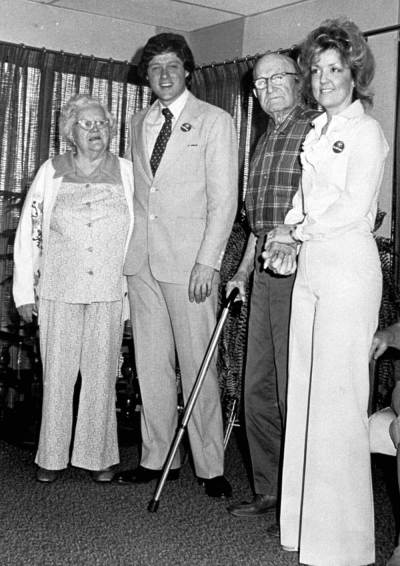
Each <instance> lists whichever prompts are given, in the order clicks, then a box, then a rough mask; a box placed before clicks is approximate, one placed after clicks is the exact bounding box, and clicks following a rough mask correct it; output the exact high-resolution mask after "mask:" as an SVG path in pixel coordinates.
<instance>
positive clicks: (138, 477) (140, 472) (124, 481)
mask: <svg viewBox="0 0 400 566" xmlns="http://www.w3.org/2000/svg"><path fill="white" fill-rule="evenodd" d="M179 473H180V469H179V468H175V469H173V470H170V471H169V472H168V476H167V480H168V481H174V480H177V479H179ZM161 475H162V470H151V469H150V468H145V467H144V466H138V467H137V468H135V469H134V470H125V471H124V472H119V473H117V474H115V476H114V482H116V483H119V484H120V485H128V484H132V483H149V482H151V481H153V480H158V479H160V478H161Z"/></svg>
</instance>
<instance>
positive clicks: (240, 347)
mask: <svg viewBox="0 0 400 566" xmlns="http://www.w3.org/2000/svg"><path fill="white" fill-rule="evenodd" d="M254 61H255V59H254V58H246V59H243V60H237V61H230V62H225V63H222V64H216V65H209V66H204V67H198V68H196V70H195V71H194V73H193V76H192V85H191V90H192V92H193V94H194V95H195V96H197V97H199V98H200V99H203V100H205V101H207V102H209V103H211V104H215V105H217V106H219V107H221V108H223V109H225V110H226V111H227V112H229V113H230V114H231V115H232V116H233V118H234V121H235V125H236V129H237V135H238V143H239V169H240V179H239V187H238V215H237V221H236V222H235V225H234V228H233V231H232V235H231V237H230V240H229V242H228V246H227V251H226V254H225V258H224V261H223V264H222V269H221V281H222V284H223V285H222V286H221V299H222V295H223V294H224V284H225V283H226V281H227V280H228V279H229V278H230V277H232V275H233V274H234V272H235V271H236V269H237V266H238V264H239V262H240V260H241V257H242V254H243V251H244V248H245V245H246V241H247V227H246V223H245V217H244V209H243V201H244V197H245V193H246V185H247V178H248V168H249V155H250V153H251V150H252V147H253V145H254V142H255V141H256V140H257V138H258V136H259V134H260V133H261V132H262V131H263V130H264V128H265V125H266V119H265V114H264V113H263V112H262V111H260V109H259V107H258V104H257V103H254V98H253V95H252V83H251V72H252V68H253V64H254ZM0 74H1V76H0V105H1V107H0V116H1V118H0V120H1V122H0V160H1V167H0V245H1V251H0V254H1V255H0V331H3V330H6V331H9V332H16V330H17V328H18V324H19V319H18V317H17V315H16V312H15V309H14V307H13V301H12V296H11V284H12V245H13V238H14V233H15V229H16V226H17V223H18V218H19V213H20V209H21V205H22V202H23V200H24V197H25V194H26V191H27V189H28V188H29V186H30V183H31V182H32V180H33V177H34V175H35V173H36V171H37V169H38V167H39V166H40V165H41V164H42V163H43V162H44V161H45V160H46V159H48V158H49V157H52V156H54V155H56V154H58V153H62V152H64V151H65V150H66V149H67V145H66V143H67V142H66V141H65V140H63V139H61V138H60V136H59V131H58V117H59V113H60V109H61V107H62V106H63V105H64V103H65V102H66V101H67V100H68V99H69V98H70V96H71V95H73V94H75V93H78V92H80V93H89V94H92V95H93V96H95V97H97V98H99V99H100V100H101V101H102V102H103V103H104V104H106V105H107V106H108V107H109V108H110V109H111V111H112V112H113V114H114V115H115V116H116V118H117V126H118V127H117V135H116V136H115V137H114V138H113V139H112V141H111V151H113V152H114V153H116V154H118V155H123V154H124V151H125V145H126V141H127V126H128V117H129V116H130V115H131V114H133V113H135V112H137V111H139V110H141V109H142V108H145V107H146V106H148V105H149V104H150V102H151V91H150V89H149V88H148V87H146V86H140V85H139V81H138V78H137V75H136V67H133V66H132V65H129V64H128V63H123V62H117V61H112V60H109V61H108V60H102V59H96V58H94V57H85V56H83V55H73V54H67V53H63V52H52V51H47V50H46V49H35V48H27V47H24V46H17V45H12V44H8V43H1V42H0ZM246 330H247V306H246V305H242V307H241V309H240V312H239V313H235V314H233V315H230V316H229V318H228V321H227V323H226V325H225V328H224V331H223V335H222V337H221V341H220V350H219V354H220V355H219V362H218V364H219V370H220V386H221V391H222V398H223V405H224V407H225V408H226V411H229V410H230V407H231V406H232V403H233V402H235V401H238V400H239V398H240V391H241V375H242V370H243V360H244V351H245V342H246ZM0 339H1V336H0Z"/></svg>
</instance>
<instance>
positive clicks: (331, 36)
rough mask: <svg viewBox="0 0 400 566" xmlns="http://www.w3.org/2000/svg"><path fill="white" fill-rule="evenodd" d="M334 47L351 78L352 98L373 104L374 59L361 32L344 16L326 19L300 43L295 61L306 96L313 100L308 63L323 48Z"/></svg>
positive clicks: (324, 49) (309, 64)
mask: <svg viewBox="0 0 400 566" xmlns="http://www.w3.org/2000/svg"><path fill="white" fill-rule="evenodd" d="M328 49H334V50H336V51H337V52H338V53H339V55H340V58H341V60H342V63H343V64H344V65H346V66H347V67H349V69H350V71H351V75H352V78H353V81H354V91H353V100H356V99H359V100H360V102H361V103H362V104H363V105H364V106H368V105H372V99H373V93H372V91H371V90H370V88H369V85H370V84H371V81H372V79H373V77H374V73H375V60H374V56H373V55H372V52H371V49H370V48H369V45H368V43H367V42H366V40H365V38H364V36H363V34H362V33H361V31H360V30H359V28H358V27H357V26H356V24H355V23H353V22H352V21H350V20H348V19H347V18H338V19H334V20H326V21H324V22H322V24H321V25H320V26H319V27H318V28H316V29H315V30H313V31H312V32H311V33H310V34H309V35H308V36H307V38H306V39H305V41H304V42H303V44H302V45H301V46H300V55H299V59H298V63H299V66H300V69H301V70H302V73H303V77H304V89H305V92H304V94H305V97H306V99H307V100H308V101H310V102H315V101H314V97H313V95H312V90H311V66H312V64H313V63H314V62H315V59H316V58H317V57H318V55H319V54H320V53H322V52H323V51H327V50H328Z"/></svg>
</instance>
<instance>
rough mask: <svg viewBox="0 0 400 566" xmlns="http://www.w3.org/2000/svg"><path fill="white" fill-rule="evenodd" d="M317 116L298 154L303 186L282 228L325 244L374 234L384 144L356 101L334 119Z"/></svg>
mask: <svg viewBox="0 0 400 566" xmlns="http://www.w3.org/2000/svg"><path fill="white" fill-rule="evenodd" d="M326 123H327V116H326V114H325V113H324V114H322V115H320V116H318V117H317V118H316V119H315V120H314V122H313V128H312V129H311V130H310V131H309V133H308V134H307V137H306V139H305V140H304V144H303V151H302V153H301V156H300V157H301V163H302V167H303V173H302V178H301V186H300V188H299V190H298V191H297V193H296V194H295V196H294V198H293V203H292V205H293V208H292V209H291V210H290V211H289V212H288V214H287V215H286V218H285V224H298V226H297V228H296V238H298V239H299V240H310V239H325V238H331V237H335V236H338V235H340V234H342V233H344V232H348V231H350V230H357V231H364V232H365V231H368V232H371V231H372V230H373V228H374V222H375V216H376V211H377V202H378V194H379V188H380V185H381V182H382V176H383V169H384V162H385V159H386V156H387V153H388V149H389V148H388V144H387V142H386V139H385V136H384V134H383V132H382V129H381V127H380V125H379V124H378V122H377V121H376V120H375V119H374V118H372V117H371V116H369V115H368V114H366V113H365V111H364V108H363V106H362V104H361V103H360V101H359V100H356V101H355V102H353V103H352V104H351V105H350V106H348V107H347V108H346V109H345V110H344V111H343V112H341V113H340V114H337V115H335V116H333V117H332V120H331V122H330V124H329V126H328V128H327V132H326V133H324V134H322V129H323V127H324V126H325V125H326Z"/></svg>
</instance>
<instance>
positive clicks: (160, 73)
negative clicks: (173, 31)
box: [147, 52, 189, 106]
mask: <svg viewBox="0 0 400 566" xmlns="http://www.w3.org/2000/svg"><path fill="white" fill-rule="evenodd" d="M188 75H189V73H188V72H187V71H186V70H185V68H184V66H183V61H181V59H180V58H179V57H178V56H177V55H176V54H175V53H173V52H171V53H161V54H160V55H155V56H154V57H153V58H152V59H151V61H150V63H149V66H148V68H147V79H148V81H149V83H150V87H151V89H152V91H153V92H154V94H155V95H156V96H157V98H159V100H160V101H161V102H162V103H163V104H164V106H169V105H170V104H171V103H172V102H174V100H176V99H177V98H178V97H179V96H180V95H181V94H182V93H183V91H184V90H185V88H186V77H187V76H188Z"/></svg>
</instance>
